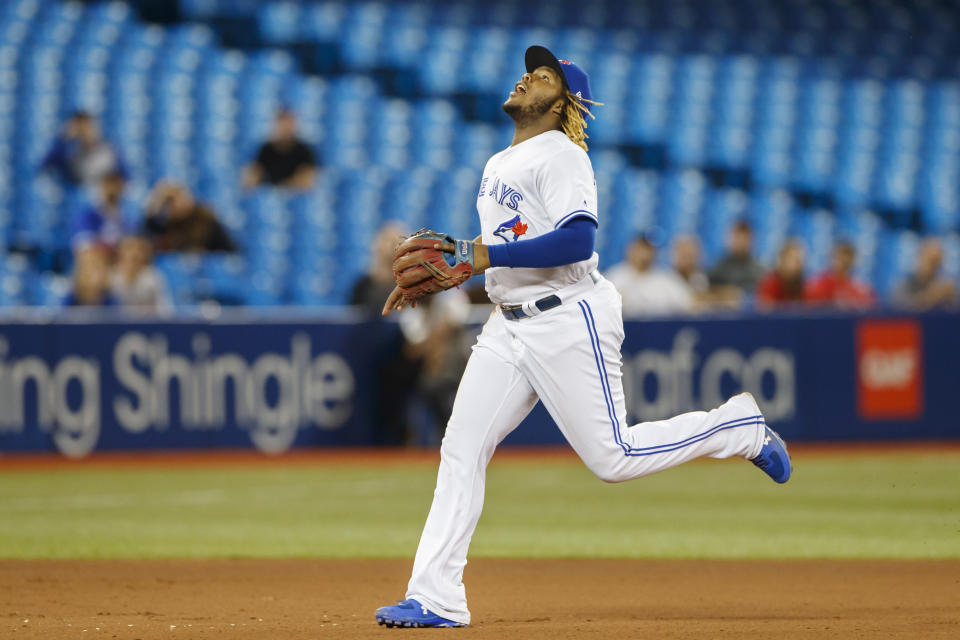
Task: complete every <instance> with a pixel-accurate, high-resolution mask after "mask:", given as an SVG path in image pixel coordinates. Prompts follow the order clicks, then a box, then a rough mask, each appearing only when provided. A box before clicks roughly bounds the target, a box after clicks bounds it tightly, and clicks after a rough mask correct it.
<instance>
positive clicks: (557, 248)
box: [487, 217, 597, 269]
mask: <svg viewBox="0 0 960 640" xmlns="http://www.w3.org/2000/svg"><path fill="white" fill-rule="evenodd" d="M596 237H597V223H596V222H594V221H593V220H592V219H591V218H586V217H582V218H574V219H573V220H571V221H570V222H568V223H567V224H565V225H563V226H562V227H560V228H559V229H555V230H554V231H551V232H549V233H545V234H543V235H542V236H537V237H536V238H531V239H530V240H521V241H519V242H508V243H506V244H495V245H491V246H490V247H489V249H488V251H487V262H488V266H494V267H525V268H532V269H543V268H550V267H560V266H563V265H566V264H574V263H576V262H580V261H581V260H586V259H588V258H589V257H590V256H592V255H593V246H594V244H595V242H596Z"/></svg>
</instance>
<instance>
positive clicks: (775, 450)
mask: <svg viewBox="0 0 960 640" xmlns="http://www.w3.org/2000/svg"><path fill="white" fill-rule="evenodd" d="M763 428H764V434H763V447H762V448H761V449H760V454H759V455H757V457H756V458H753V459H751V460H750V462H752V463H753V464H755V465H757V466H758V467H760V468H761V469H763V471H764V473H766V474H767V475H768V476H770V477H771V478H773V481H774V482H779V483H780V484H783V483H784V482H786V481H787V480H789V479H790V476H791V474H793V465H792V464H791V463H790V454H789V453H787V445H786V443H785V442H784V441H783V438H781V437H780V435H779V434H778V433H777V432H776V431H774V430H773V429H771V428H770V427H768V426H767V425H763Z"/></svg>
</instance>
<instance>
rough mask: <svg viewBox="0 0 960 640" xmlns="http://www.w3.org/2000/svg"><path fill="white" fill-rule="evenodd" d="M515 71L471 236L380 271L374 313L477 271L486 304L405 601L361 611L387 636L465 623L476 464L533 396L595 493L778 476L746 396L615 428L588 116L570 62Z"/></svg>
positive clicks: (538, 51)
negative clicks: (505, 135) (641, 484)
mask: <svg viewBox="0 0 960 640" xmlns="http://www.w3.org/2000/svg"><path fill="white" fill-rule="evenodd" d="M525 58H526V59H525V62H526V69H527V73H525V74H524V75H523V77H522V78H521V79H520V81H519V82H517V83H516V85H514V87H513V91H511V92H510V95H509V97H508V98H507V101H506V102H504V103H503V110H504V111H506V112H507V114H508V115H510V117H511V118H512V119H513V121H514V125H515V133H514V137H513V142H512V144H511V145H510V146H509V147H508V148H506V149H504V150H503V151H500V152H499V153H497V154H496V155H494V156H493V157H492V158H490V160H489V161H488V162H487V165H486V167H485V169H484V172H483V179H482V181H481V182H480V188H479V190H478V193H477V211H478V212H479V214H480V223H481V228H482V234H481V236H479V237H478V238H476V239H475V240H473V241H469V240H454V239H453V238H450V237H448V236H443V235H441V234H436V233H433V232H423V233H418V234H415V235H414V236H412V237H411V238H409V239H408V240H406V241H405V242H403V243H401V245H400V247H399V248H398V250H397V257H396V261H395V262H394V275H395V278H396V281H397V287H396V288H395V289H394V290H393V292H392V293H391V294H390V296H389V298H388V299H387V301H386V304H385V305H384V309H383V313H384V315H387V314H389V313H391V312H392V311H396V310H400V309H403V308H404V307H406V306H408V305H415V304H416V301H417V299H418V298H420V297H422V296H424V295H428V294H430V293H433V292H435V291H439V290H442V289H445V288H449V287H450V286H454V285H457V284H459V283H461V282H463V281H464V280H466V278H468V277H470V276H471V275H473V274H476V273H481V272H485V273H486V288H487V292H488V294H489V296H490V299H491V300H492V301H493V302H494V303H495V304H496V305H497V306H496V309H495V311H494V312H493V313H492V314H491V316H490V318H489V320H487V323H486V324H485V325H484V327H483V331H482V332H481V334H480V336H479V338H478V339H477V343H476V345H475V346H474V347H473V353H472V355H471V357H470V361H469V363H468V364H467V368H466V371H465V372H464V374H463V378H462V380H461V382H460V387H459V390H458V392H457V396H456V401H455V403H454V407H453V412H452V414H451V416H450V420H449V422H448V424H447V429H446V435H445V436H444V438H443V443H442V445H441V449H440V453H441V459H440V469H439V472H438V474H437V488H436V491H435V493H434V497H433V504H432V505H431V507H430V514H429V516H428V517H427V522H426V525H425V527H424V530H423V534H422V537H421V538H420V545H419V548H418V549H417V555H416V560H415V561H414V566H413V575H412V577H411V578H410V582H409V585H408V587H407V593H406V600H404V601H402V602H400V603H398V604H396V605H392V606H385V607H381V608H380V609H378V610H377V612H376V619H377V621H378V623H379V624H382V625H386V626H388V627H464V626H467V625H468V624H469V623H470V612H469V610H468V609H467V599H466V592H465V589H464V586H463V582H462V577H463V568H464V565H465V564H466V562H467V549H468V547H469V545H470V538H471V537H472V535H473V531H474V528H475V527H476V524H477V521H478V519H479V518H480V511H481V509H482V508H483V495H484V481H485V476H486V468H487V464H488V463H489V461H490V458H491V457H492V456H493V452H494V449H496V447H497V444H499V443H500V441H502V440H503V438H504V437H506V436H507V434H509V433H510V432H511V431H513V429H514V428H516V426H517V425H518V424H519V423H520V421H521V420H523V418H524V417H525V416H526V415H527V413H529V412H530V410H531V409H533V407H534V405H535V404H536V402H537V400H538V399H539V400H541V401H542V402H543V404H544V406H545V407H546V409H547V410H548V411H549V413H550V415H551V417H552V418H553V419H554V421H555V422H556V424H557V426H558V427H559V428H560V431H561V432H562V433H563V435H564V437H566V439H567V441H568V442H569V443H570V445H571V446H572V447H573V449H574V450H575V451H576V452H577V454H578V455H579V456H580V458H581V459H582V460H583V462H584V463H585V464H586V465H587V467H589V468H590V470H591V471H593V472H594V473H595V474H596V475H597V476H598V477H600V479H601V480H603V481H605V482H622V481H624V480H631V479H633V478H639V477H641V476H645V475H648V474H651V473H656V472H657V471H662V470H663V469H668V468H670V467H674V466H676V465H678V464H681V463H683V462H686V461H688V460H693V459H694V458H699V457H702V456H706V457H711V458H729V457H733V456H739V457H741V458H746V459H748V460H751V461H753V463H754V464H756V465H757V466H758V467H760V468H761V469H763V470H764V471H765V472H766V473H767V474H768V475H769V476H770V477H771V478H773V480H775V481H776V482H781V483H782V482H786V481H787V480H788V479H789V477H790V474H791V473H792V466H791V463H790V458H789V456H788V454H787V450H786V446H785V445H784V443H783V441H782V440H781V439H780V437H779V436H778V435H777V434H776V433H775V432H774V431H773V430H772V429H770V428H769V427H768V426H766V424H765V423H764V419H763V415H762V414H761V413H760V409H759V408H758V407H757V404H756V402H755V401H754V399H753V397H752V396H751V395H750V394H748V393H742V394H740V395H737V396H734V397H733V398H731V399H730V400H728V401H727V402H726V403H724V404H723V405H721V406H719V407H717V408H716V409H713V410H711V411H694V412H691V413H685V414H683V415H679V416H677V417H675V418H671V419H669V420H661V421H656V422H643V423H640V424H635V425H630V424H628V423H627V422H626V409H625V403H624V395H623V385H622V381H621V372H620V366H621V359H620V347H621V344H622V342H623V337H624V334H623V320H622V317H621V304H620V295H619V294H618V293H617V290H616V289H615V288H614V287H613V285H611V284H610V283H609V282H608V281H607V280H605V279H604V278H603V277H602V276H601V275H600V274H599V273H598V272H597V262H598V258H597V254H596V253H594V251H593V246H594V238H595V235H596V229H597V225H598V224H599V219H598V213H597V211H598V209H597V189H596V182H595V180H594V175H593V168H592V166H591V164H590V158H589V157H588V156H587V145H586V143H585V138H586V135H585V133H584V127H585V126H586V121H585V119H584V118H585V116H589V117H592V114H591V106H592V105H596V104H599V103H596V102H593V101H592V100H591V93H590V83H589V80H588V78H587V75H586V73H584V71H583V70H582V69H581V68H580V67H578V66H577V65H576V64H573V63H571V62H568V61H566V60H558V59H557V58H556V57H555V56H554V55H553V54H552V53H550V51H548V50H547V49H545V48H543V47H539V46H534V47H530V48H529V49H528V50H527V52H526V56H525Z"/></svg>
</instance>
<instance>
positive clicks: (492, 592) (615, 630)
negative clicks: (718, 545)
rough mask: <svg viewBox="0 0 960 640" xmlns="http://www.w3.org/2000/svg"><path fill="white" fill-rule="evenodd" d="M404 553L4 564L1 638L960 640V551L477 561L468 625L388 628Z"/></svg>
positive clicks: (469, 573) (468, 578) (405, 568)
mask: <svg viewBox="0 0 960 640" xmlns="http://www.w3.org/2000/svg"><path fill="white" fill-rule="evenodd" d="M409 570H410V562H409V561H405V560H390V561H379V560H378V561H369V560H280V561H278V560H218V561H209V560H199V561H186V560H177V561H169V560H168V561H112V560H111V561H2V562H0V637H3V638H43V639H45V640H46V639H56V638H83V639H93V638H130V639H134V638H141V639H143V640H149V639H153V638H164V639H171V638H201V639H203V638H263V639H267V638H269V639H276V638H283V639H289V640H297V639H300V638H346V639H351V638H382V637H389V636H395V635H397V634H399V635H402V636H404V637H408V636H411V635H413V636H417V637H422V635H423V634H430V635H431V637H433V635H435V634H453V635H456V636H457V637H460V636H463V637H466V638H505V639H513V638H525V639H526V638H531V639H538V638H549V639H551V640H557V639H559V638H761V637H762V638H828V637H829V638H881V637H882V638H924V639H929V638H957V637H960V600H958V598H957V594H958V593H960V561H819V560H818V561H786V562H762V561H748V562H733V561H695V560H683V561H649V560H523V561H517V560H496V559H482V560H477V561H475V562H472V563H471V564H470V565H469V566H468V567H467V570H466V574H465V582H466V584H467V589H468V593H469V595H470V602H471V609H472V614H473V618H474V623H473V625H472V626H471V627H470V628H469V629H465V630H445V631H437V630H425V631H416V630H395V629H393V630H391V629H385V628H382V627H378V626H377V625H376V623H375V622H374V620H373V615H372V614H373V610H374V609H375V608H376V607H377V606H378V605H381V604H387V603H390V602H391V601H392V600H394V599H397V598H400V597H401V596H402V592H403V588H404V585H405V583H406V579H407V577H408V575H409Z"/></svg>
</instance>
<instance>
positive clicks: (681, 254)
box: [673, 235, 710, 300]
mask: <svg viewBox="0 0 960 640" xmlns="http://www.w3.org/2000/svg"><path fill="white" fill-rule="evenodd" d="M673 270H674V271H676V273H677V275H679V276H680V277H681V278H683V281H684V282H686V283H687V286H688V287H690V291H691V292H692V293H693V295H694V296H695V297H696V298H697V299H698V300H702V299H705V296H706V294H707V291H708V290H709V289H710V279H709V278H707V274H705V273H704V272H703V269H701V268H700V243H699V242H697V239H696V238H694V237H693V236H686V235H683V236H677V238H675V239H674V241H673Z"/></svg>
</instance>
